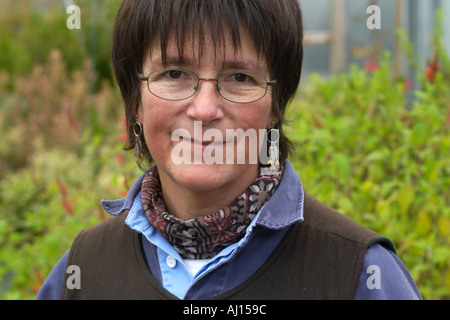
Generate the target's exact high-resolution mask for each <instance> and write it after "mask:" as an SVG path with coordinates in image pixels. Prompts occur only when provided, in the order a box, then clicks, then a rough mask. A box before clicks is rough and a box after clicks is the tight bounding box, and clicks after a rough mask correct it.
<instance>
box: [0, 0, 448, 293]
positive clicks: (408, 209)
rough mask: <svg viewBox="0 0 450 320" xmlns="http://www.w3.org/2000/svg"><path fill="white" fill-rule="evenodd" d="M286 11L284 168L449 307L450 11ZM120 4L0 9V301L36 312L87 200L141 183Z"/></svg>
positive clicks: (13, 3) (356, 2)
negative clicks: (295, 59)
mask: <svg viewBox="0 0 450 320" xmlns="http://www.w3.org/2000/svg"><path fill="white" fill-rule="evenodd" d="M300 2H301V5H302V8H303V12H304V27H305V40H304V42H305V59H304V64H303V65H304V69H303V70H304V72H303V78H302V84H301V86H300V88H299V92H298V94H297V97H296V98H295V99H294V100H293V101H292V103H291V106H290V108H289V119H290V124H289V127H288V128H287V131H288V134H289V136H290V138H291V139H292V141H293V142H294V143H295V145H296V151H295V154H294V155H293V156H292V158H291V162H292V163H293V165H294V167H295V168H296V170H297V171H298V173H299V175H300V177H301V179H302V182H303V184H304V185H305V186H306V189H307V191H308V192H309V193H310V194H312V195H314V196H315V197H317V198H319V199H320V200H322V201H323V202H325V203H327V204H328V205H330V206H332V207H334V208H336V209H337V210H339V211H341V212H342V213H344V214H346V215H348V216H350V217H352V218H353V219H355V220H357V221H358V222H360V223H362V224H364V225H365V226H367V227H369V228H372V229H374V230H375V231H377V232H379V233H381V234H384V235H386V236H388V237H390V238H391V239H392V240H393V241H394V243H395V244H396V246H397V251H398V254H399V256H400V258H401V259H402V260H403V261H404V263H405V265H406V266H407V268H408V269H409V270H410V272H411V274H412V276H413V278H414V280H415V281H416V283H417V284H418V286H419V290H420V291H421V293H422V295H423V297H424V298H426V299H449V298H450V246H449V244H450V191H449V190H450V60H449V53H450V1H448V0H378V1H375V0H371V1H368V0H300ZM120 3H121V0H102V1H99V0H89V1H88V0H77V1H71V0H64V1H63V0H61V1H55V0H52V1H50V0H2V1H1V3H0V137H1V139H0V299H34V297H35V295H36V293H37V291H38V290H39V287H40V285H41V284H42V282H43V281H44V279H45V277H46V276H47V275H48V273H49V272H50V270H51V268H52V267H53V266H54V265H55V264H56V262H57V261H58V259H59V258H60V257H61V256H62V255H63V254H64V253H65V251H67V250H68V249H69V248H70V245H71V243H72V241H73V239H74V237H75V236H76V234H77V233H78V232H79V231H80V230H81V229H83V228H85V227H87V226H90V225H93V224H95V223H98V222H100V221H102V220H104V219H106V218H107V217H106V215H105V213H104V212H103V209H102V208H101V205H100V200H101V199H114V198H120V197H123V196H124V195H126V193H127V190H128V189H129V187H130V186H131V183H132V182H133V181H134V180H135V179H136V178H137V176H138V175H140V174H141V171H140V170H139V169H138V168H137V166H136V164H135V162H134V159H133V156H132V155H131V154H128V153H126V152H124V151H123V146H124V144H126V142H127V137H126V135H125V127H124V112H123V104H122V101H121V97H120V93H119V90H118V88H117V86H116V85H115V83H114V79H113V76H112V72H111V58H110V55H111V40H112V39H111V38H112V27H113V23H114V18H115V15H116V13H117V10H118V8H119V5H120ZM73 4H75V5H77V6H78V7H79V8H80V27H81V28H80V29H69V28H68V27H67V23H68V19H70V18H71V16H72V14H73V12H69V13H68V12H67V9H68V8H69V7H70V6H71V5H73ZM371 5H376V6H378V7H379V8H380V15H379V17H380V29H373V30H370V29H369V28H368V27H367V20H368V19H369V18H370V17H371V16H372V14H373V13H368V12H367V9H368V7H369V6H371Z"/></svg>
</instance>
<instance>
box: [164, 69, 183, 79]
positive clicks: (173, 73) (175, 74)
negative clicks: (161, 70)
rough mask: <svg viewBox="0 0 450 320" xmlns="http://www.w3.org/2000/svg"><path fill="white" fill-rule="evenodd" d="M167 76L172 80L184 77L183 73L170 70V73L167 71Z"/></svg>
mask: <svg viewBox="0 0 450 320" xmlns="http://www.w3.org/2000/svg"><path fill="white" fill-rule="evenodd" d="M166 75H167V76H168V77H169V78H171V79H180V78H181V77H182V76H183V71H180V70H170V71H167V73H166Z"/></svg>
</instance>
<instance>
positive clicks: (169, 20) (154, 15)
mask: <svg viewBox="0 0 450 320" xmlns="http://www.w3.org/2000/svg"><path fill="white" fill-rule="evenodd" d="M241 28H246V29H247V31H248V33H249V35H250V37H251V38H252V39H253V42H254V45H255V48H256V50H257V52H258V53H259V54H260V55H262V56H263V57H264V58H265V60H266V62H267V66H268V69H269V73H270V77H271V79H273V80H275V79H276V80H277V85H276V86H275V87H274V90H273V93H272V94H273V96H272V101H273V102H272V111H273V113H274V114H275V116H276V117H277V118H278V120H279V122H278V123H277V125H276V126H275V128H276V129H278V130H279V132H280V141H279V147H280V161H284V160H285V159H287V158H288V156H289V153H290V152H291V151H292V149H293V144H292V143H291V142H290V141H289V139H288V138H287V137H286V136H285V134H284V133H283V126H282V125H283V124H284V123H285V117H284V114H285V109H286V105H287V104H288V103H289V102H290V101H291V100H292V98H293V97H294V95H295V92H296V90H297V87H298V85H299V82H300V76H301V70H302V63H303V25H302V13H301V9H300V4H299V0H124V1H123V2H122V4H121V6H120V9H119V11H118V14H117V17H116V22H115V27H114V35H113V45H112V61H113V69H114V74H115V77H116V81H117V83H118V85H119V88H120V90H121V94H122V97H123V100H124V103H125V115H126V123H127V133H128V137H129V145H128V146H126V149H132V148H134V145H135V137H134V133H133V125H134V123H135V122H136V115H137V112H138V108H139V105H140V103H141V91H140V90H141V81H140V80H139V78H138V73H140V72H142V64H143V61H144V58H145V56H146V54H147V53H148V52H149V50H150V49H151V48H153V47H158V45H159V46H160V48H161V55H162V58H163V62H164V59H165V52H166V48H167V45H168V42H169V39H170V37H172V36H174V37H175V38H174V39H176V41H177V45H178V51H179V54H180V56H181V57H182V55H183V49H184V46H185V41H188V39H186V37H185V35H186V34H187V31H188V32H190V33H191V34H192V35H193V36H194V37H195V36H196V37H197V38H196V39H198V43H199V46H200V50H202V48H203V45H204V37H205V30H209V31H210V34H213V35H214V38H213V39H212V41H213V45H214V46H215V47H217V48H219V47H220V46H224V45H225V44H224V37H225V34H226V33H227V34H229V35H230V36H231V41H232V44H233V46H234V49H237V48H239V46H240V41H241V39H240V29H241ZM143 148H144V150H143V151H144V156H145V157H146V158H147V160H148V161H149V162H150V163H152V162H153V159H152V158H151V154H150V152H149V150H148V148H147V145H146V144H145V143H143Z"/></svg>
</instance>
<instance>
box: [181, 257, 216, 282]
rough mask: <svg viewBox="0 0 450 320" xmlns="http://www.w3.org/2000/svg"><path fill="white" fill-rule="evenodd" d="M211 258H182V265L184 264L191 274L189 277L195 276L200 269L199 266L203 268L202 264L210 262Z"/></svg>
mask: <svg viewBox="0 0 450 320" xmlns="http://www.w3.org/2000/svg"><path fill="white" fill-rule="evenodd" d="M210 261H211V259H199V260H197V259H184V260H183V262H184V265H185V266H186V269H187V271H188V273H189V275H190V276H191V279H193V278H194V277H195V275H196V274H197V273H198V272H199V271H200V269H201V268H203V266H204V265H206V264H207V263H208V262H210Z"/></svg>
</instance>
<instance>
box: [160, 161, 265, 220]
mask: <svg viewBox="0 0 450 320" xmlns="http://www.w3.org/2000/svg"><path fill="white" fill-rule="evenodd" d="M159 176H160V181H161V188H162V193H163V197H164V202H165V205H166V209H167V211H168V212H170V213H171V214H172V215H174V216H175V217H177V218H178V219H181V220H189V219H196V218H199V217H201V216H206V215H209V214H211V213H214V212H216V211H217V210H220V209H222V208H224V207H225V206H227V205H229V204H230V203H231V202H232V201H233V200H234V199H236V197H238V196H239V195H241V194H242V193H243V192H244V191H245V190H246V189H247V188H248V186H249V185H250V184H251V183H252V182H253V181H254V180H255V179H256V178H257V177H258V166H250V167H249V168H248V169H247V170H246V171H245V172H243V174H242V175H240V176H239V178H238V179H235V180H233V181H232V182H230V183H226V184H223V185H220V186H218V187H216V188H212V189H208V190H197V189H193V188H190V187H186V186H183V185H180V184H179V183H177V181H175V180H174V179H172V177H170V176H169V175H167V174H165V173H164V172H161V171H159Z"/></svg>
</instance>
